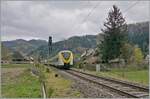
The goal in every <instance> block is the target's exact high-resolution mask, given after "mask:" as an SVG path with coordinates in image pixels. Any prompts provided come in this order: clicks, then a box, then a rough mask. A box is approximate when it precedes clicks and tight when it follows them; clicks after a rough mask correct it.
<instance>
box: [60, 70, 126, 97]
mask: <svg viewBox="0 0 150 99" xmlns="http://www.w3.org/2000/svg"><path fill="white" fill-rule="evenodd" d="M57 72H58V73H59V74H60V75H61V76H63V77H64V78H66V79H69V80H72V81H73V82H74V83H73V85H72V89H75V90H78V91H80V93H82V94H83V98H125V96H122V95H119V94H117V93H115V92H113V91H111V90H109V89H106V88H104V87H103V86H100V85H97V84H94V83H90V82H88V81H85V80H82V79H80V78H78V77H75V76H73V75H70V74H69V73H67V72H65V71H62V70H57Z"/></svg>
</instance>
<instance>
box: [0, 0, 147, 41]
mask: <svg viewBox="0 0 150 99" xmlns="http://www.w3.org/2000/svg"><path fill="white" fill-rule="evenodd" d="M135 2H137V1H132V2H129V1H74V2H73V1H43V2H42V1H36V2H33V1H3V2H2V4H1V20H2V22H1V35H2V40H12V39H18V38H23V39H27V40H29V39H33V38H35V39H45V40H47V39H48V36H49V35H51V36H52V37H53V39H54V41H59V40H62V39H66V38H68V37H71V36H74V35H86V34H97V33H100V32H101V31H100V30H101V28H102V27H103V22H104V21H105V18H106V17H107V13H108V11H109V10H110V9H111V8H112V5H113V4H115V5H117V6H118V7H119V8H120V9H121V11H122V12H123V15H124V16H125V17H126V21H127V23H133V22H140V21H147V20H148V19H149V13H148V12H149V1H138V2H137V4H136V5H134V6H133V7H131V8H130V6H131V5H133V4H134V3H135ZM95 5H98V6H97V7H96V8H95V9H94V10H93V11H92V13H91V14H90V16H89V17H87V19H86V20H85V21H83V20H84V19H85V18H86V16H87V15H88V13H89V12H90V11H91V9H93V7H94V6H95ZM128 8H130V9H129V10H127V11H126V9H128ZM124 11H126V12H124Z"/></svg>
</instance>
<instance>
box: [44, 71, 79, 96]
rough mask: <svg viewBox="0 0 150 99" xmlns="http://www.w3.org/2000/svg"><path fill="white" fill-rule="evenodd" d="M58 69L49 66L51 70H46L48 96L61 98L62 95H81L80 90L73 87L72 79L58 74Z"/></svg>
mask: <svg viewBox="0 0 150 99" xmlns="http://www.w3.org/2000/svg"><path fill="white" fill-rule="evenodd" d="M55 74H58V73H57V71H56V70H54V69H52V68H49V72H45V78H46V81H45V82H46V86H47V87H46V90H47V95H48V98H60V97H62V98H63V97H74V98H77V97H81V94H80V92H78V91H76V90H73V89H71V85H72V83H73V82H72V81H71V80H68V79H65V78H63V77H62V76H61V75H59V74H58V77H55Z"/></svg>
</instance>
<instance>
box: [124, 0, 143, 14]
mask: <svg viewBox="0 0 150 99" xmlns="http://www.w3.org/2000/svg"><path fill="white" fill-rule="evenodd" d="M139 1H141V0H138V1H136V2H135V3H134V4H132V5H131V6H129V7H128V8H127V9H126V10H124V11H123V13H126V12H127V11H129V10H130V9H131V8H133V7H134V6H135V5H136V4H138V3H139Z"/></svg>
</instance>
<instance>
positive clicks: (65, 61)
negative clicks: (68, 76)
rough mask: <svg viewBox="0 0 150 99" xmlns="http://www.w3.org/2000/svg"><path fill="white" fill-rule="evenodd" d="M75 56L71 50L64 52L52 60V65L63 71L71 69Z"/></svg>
mask: <svg viewBox="0 0 150 99" xmlns="http://www.w3.org/2000/svg"><path fill="white" fill-rule="evenodd" d="M73 62H74V56H73V53H72V51H70V50H62V51H60V52H59V53H58V54H57V55H56V56H55V57H53V58H51V59H50V64H51V65H53V66H55V67H57V68H61V69H69V68H70V67H72V66H73Z"/></svg>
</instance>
